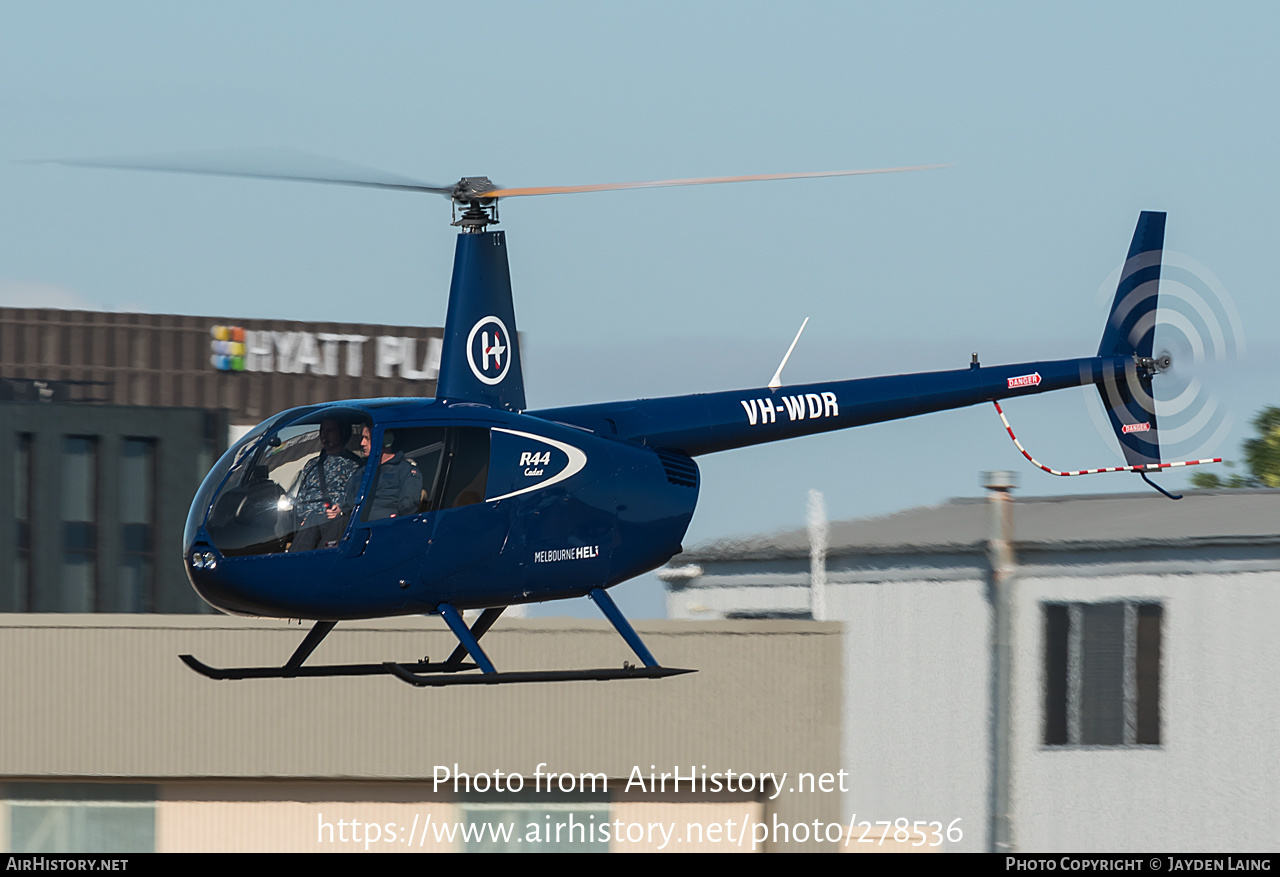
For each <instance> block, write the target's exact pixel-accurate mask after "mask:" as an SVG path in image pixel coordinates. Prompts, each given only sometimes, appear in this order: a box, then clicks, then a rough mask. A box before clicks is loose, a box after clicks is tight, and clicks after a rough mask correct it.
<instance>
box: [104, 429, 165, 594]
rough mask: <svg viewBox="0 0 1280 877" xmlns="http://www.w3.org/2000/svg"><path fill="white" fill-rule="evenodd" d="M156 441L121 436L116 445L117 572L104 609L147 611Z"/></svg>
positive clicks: (151, 567) (152, 563)
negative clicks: (118, 567)
mask: <svg viewBox="0 0 1280 877" xmlns="http://www.w3.org/2000/svg"><path fill="white" fill-rule="evenodd" d="M155 472H156V445H155V442H154V441H151V440H150V439H136V438H130V439H125V440H124V441H123V442H122V443H121V447H120V574H119V580H118V582H117V586H118V590H117V593H115V594H114V595H110V597H109V599H107V600H104V603H105V604H106V605H104V606H103V607H102V608H103V609H104V610H106V611H108V612H150V611H151V610H152V602H153V601H152V594H153V590H154V579H155V543H156V539H155V502H156V489H155V485H156V474H155Z"/></svg>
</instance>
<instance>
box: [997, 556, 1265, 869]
mask: <svg viewBox="0 0 1280 877" xmlns="http://www.w3.org/2000/svg"><path fill="white" fill-rule="evenodd" d="M1127 599H1136V600H1146V601H1152V600H1158V601H1160V602H1161V603H1162V604H1163V607H1164V617H1163V630H1162V637H1161V639H1162V642H1161V680H1160V698H1161V727H1160V740H1161V742H1160V745H1159V746H1158V747H1058V746H1056V747H1049V746H1044V745H1043V743H1042V740H1043V711H1044V704H1043V699H1044V698H1043V696H1042V694H1041V692H1042V691H1043V681H1044V680H1043V676H1044V658H1043V654H1044V646H1043V637H1044V620H1043V610H1042V608H1041V604H1042V602H1043V601H1046V600H1051V601H1091V602H1109V601H1116V600H1127ZM1016 600H1017V609H1016V612H1017V624H1016V630H1017V634H1016V636H1017V641H1016V642H1015V655H1016V657H1015V669H1014V674H1015V679H1016V684H1015V693H1014V706H1013V708H1014V739H1013V751H1014V774H1013V775H1014V793H1013V795H1014V797H1013V800H1014V812H1015V823H1014V841H1015V844H1016V845H1017V848H1018V849H1020V850H1026V851H1035V852H1044V853H1050V852H1064V853H1065V852H1098V851H1105V852H1142V851H1150V850H1163V851H1169V852H1210V851H1218V852H1238V851H1241V850H1269V849H1275V848H1276V847H1277V846H1280V791H1277V790H1280V743H1278V742H1277V741H1280V632H1278V631H1277V622H1280V573H1275V572H1241V573H1228V574H1204V573H1201V574H1196V575H1175V574H1163V575H1140V574H1129V575H1124V574H1120V575H1114V576H1108V577H1106V578H1080V577H1070V576H1058V577H1053V576H1048V575H1044V576H1038V577H1030V576H1024V577H1023V578H1021V579H1020V580H1019V582H1018V584H1017V597H1016Z"/></svg>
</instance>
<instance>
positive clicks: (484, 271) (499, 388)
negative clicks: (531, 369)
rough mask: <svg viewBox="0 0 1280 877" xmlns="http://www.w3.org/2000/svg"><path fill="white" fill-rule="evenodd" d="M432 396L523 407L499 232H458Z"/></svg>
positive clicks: (508, 282) (503, 241)
mask: <svg viewBox="0 0 1280 877" xmlns="http://www.w3.org/2000/svg"><path fill="white" fill-rule="evenodd" d="M436 395H437V396H439V397H440V398H442V399H456V400H462V401H466V402H478V403H480V404H482V405H489V406H492V407H494V408H504V409H506V410H508V411H523V410H524V408H525V400H524V373H523V371H522V370H521V368H520V345H519V341H518V340H517V336H516V312H515V306H514V305H513V304H512V301H511V269H510V268H509V267H508V265H507V241H506V237H505V235H504V234H503V232H500V231H487V232H480V233H474V234H465V233H464V234H460V235H458V247H457V250H456V251H455V253H454V257H453V281H452V283H451V284H450V286H449V313H448V316H447V318H446V320H445V328H444V346H443V348H442V350H441V351H440V377H439V380H438V382H437V384H436Z"/></svg>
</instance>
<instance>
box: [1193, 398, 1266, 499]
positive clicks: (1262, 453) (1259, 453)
mask: <svg viewBox="0 0 1280 877" xmlns="http://www.w3.org/2000/svg"><path fill="white" fill-rule="evenodd" d="M1253 428H1254V429H1256V430H1257V431H1258V435H1257V437H1256V438H1251V439H1247V440H1246V441H1245V443H1244V462H1245V465H1247V466H1248V467H1249V474H1248V475H1232V476H1231V477H1230V478H1227V479H1225V480H1224V479H1222V478H1219V477H1218V476H1217V475H1215V474H1214V473H1212V472H1196V473H1195V474H1194V475H1192V476H1191V484H1192V486H1193V487H1201V488H1209V489H1212V488H1223V487H1280V408H1276V407H1273V406H1268V407H1266V408H1263V409H1262V410H1261V411H1259V412H1258V416H1257V417H1255V418H1253ZM1227 465H1228V466H1231V465H1232V464H1231V463H1228V464H1227Z"/></svg>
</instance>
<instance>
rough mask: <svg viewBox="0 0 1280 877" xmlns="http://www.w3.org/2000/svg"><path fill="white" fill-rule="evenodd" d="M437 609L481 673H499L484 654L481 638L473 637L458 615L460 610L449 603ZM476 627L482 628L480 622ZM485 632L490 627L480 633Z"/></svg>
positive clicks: (494, 618)
mask: <svg viewBox="0 0 1280 877" xmlns="http://www.w3.org/2000/svg"><path fill="white" fill-rule="evenodd" d="M436 609H437V611H438V612H439V613H440V615H441V616H442V617H443V618H444V620H445V623H446V624H448V625H449V629H450V630H452V631H453V635H454V636H456V637H457V638H458V642H460V643H462V646H463V648H465V649H466V650H467V654H469V655H470V656H471V660H473V661H475V662H476V666H477V667H479V668H480V670H481V672H483V673H490V674H491V673H497V672H498V669H497V668H496V667H494V666H493V662H492V661H490V660H489V656H488V655H486V654H485V653H484V649H482V648H480V640H479V638H478V637H474V636H472V635H471V631H470V630H469V629H468V628H467V623H466V622H465V621H463V620H462V616H461V615H459V614H458V610H457V609H454V608H453V607H452V606H450V605H449V604H448V603H441V604H440V605H439V606H437V607H436ZM488 611H489V610H486V613H485V614H488ZM498 611H499V612H501V611H502V610H501V609H499V610H498ZM497 617H498V616H497V615H495V616H493V619H491V620H490V621H489V624H493V621H494V620H496V619H497ZM480 620H481V621H483V620H484V615H481V616H480ZM476 627H480V621H477V622H476ZM485 630H488V625H485V627H484V628H483V629H482V630H481V631H480V633H481V634H483V633H484V631H485ZM451 660H452V659H451Z"/></svg>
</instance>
